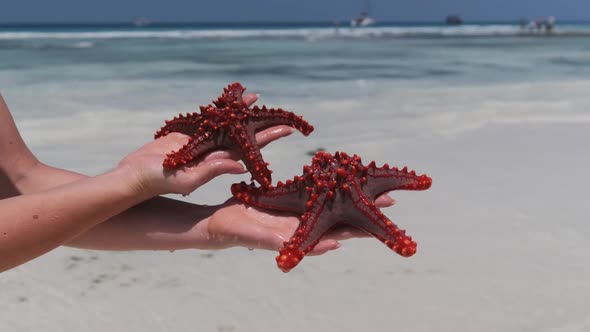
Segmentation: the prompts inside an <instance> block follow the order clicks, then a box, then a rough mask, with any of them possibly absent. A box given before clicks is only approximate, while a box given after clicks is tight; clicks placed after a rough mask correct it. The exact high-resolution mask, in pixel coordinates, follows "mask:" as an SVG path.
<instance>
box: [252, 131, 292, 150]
mask: <svg viewBox="0 0 590 332" xmlns="http://www.w3.org/2000/svg"><path fill="white" fill-rule="evenodd" d="M293 132H295V129H293V128H291V127H289V126H276V127H270V128H267V129H265V130H262V131H260V132H258V133H257V134H256V142H257V143H258V146H259V147H260V148H262V147H264V146H266V145H267V144H268V143H270V142H273V141H276V140H278V139H279V138H282V137H286V136H289V135H291V134H292V133H293Z"/></svg>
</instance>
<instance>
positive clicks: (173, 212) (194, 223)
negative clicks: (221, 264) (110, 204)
mask: <svg viewBox="0 0 590 332" xmlns="http://www.w3.org/2000/svg"><path fill="white" fill-rule="evenodd" d="M85 178H88V176H86V175H83V174H79V173H75V172H71V171H67V170H63V169H59V168H55V167H51V166H47V165H44V164H41V163H39V164H38V165H36V166H35V167H34V168H33V169H32V170H31V172H29V174H27V176H25V177H23V178H22V179H21V181H19V183H18V184H17V187H18V189H19V191H21V192H22V193H23V194H30V193H35V192H39V191H43V190H48V189H51V188H54V187H56V186H59V185H63V184H66V183H71V182H74V181H78V180H81V179H85ZM217 209H218V207H216V206H212V207H209V206H201V205H195V204H191V203H186V202H182V201H178V200H174V199H169V198H164V197H155V198H152V199H150V200H148V201H145V202H143V203H141V204H138V205H137V206H135V207H133V208H130V209H128V210H126V211H124V212H122V213H120V214H118V215H116V216H114V217H112V218H110V219H109V220H108V221H106V222H103V223H100V224H99V225H96V226H95V227H93V228H91V229H89V230H87V231H85V232H84V233H82V234H80V235H79V236H77V237H76V238H74V239H72V240H70V241H68V242H67V243H66V245H67V246H72V247H76V248H84V249H99V250H177V249H195V248H212V247H214V241H211V239H210V238H209V233H208V230H207V221H208V219H209V217H210V216H211V215H212V214H213V213H214V212H215V211H217Z"/></svg>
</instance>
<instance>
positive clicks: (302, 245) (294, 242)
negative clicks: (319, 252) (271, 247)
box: [276, 192, 336, 272]
mask: <svg viewBox="0 0 590 332" xmlns="http://www.w3.org/2000/svg"><path fill="white" fill-rule="evenodd" d="M306 206H307V211H306V212H305V213H304V214H303V216H301V223H300V224H299V226H298V227H297V229H296V230H295V233H293V236H291V238H290V239H289V241H288V242H285V243H284V246H283V248H281V249H280V250H279V255H278V256H277V257H276V261H277V265H278V267H279V268H280V269H281V270H282V271H283V272H289V271H290V270H291V269H293V268H294V267H295V266H297V264H299V262H300V261H301V260H302V259H303V257H304V256H305V255H306V254H307V253H308V252H310V251H311V250H312V249H313V248H314V247H315V246H316V245H317V244H318V242H319V241H320V239H321V237H322V236H323V235H324V234H325V233H326V232H327V231H328V230H329V229H330V228H332V226H334V224H336V220H335V218H330V217H331V216H330V214H331V213H330V210H329V207H328V204H327V199H326V193H325V192H324V193H322V194H320V195H319V196H318V195H315V194H312V195H311V196H310V198H309V200H308V201H307V203H306ZM320 219H322V222H320ZM330 219H332V220H330Z"/></svg>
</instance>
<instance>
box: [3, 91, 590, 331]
mask: <svg viewBox="0 0 590 332" xmlns="http://www.w3.org/2000/svg"><path fill="white" fill-rule="evenodd" d="M588 91H590V81H584V80H580V81H564V82H545V83H543V82H540V83H530V84H490V85H478V86H469V87H468V86H455V87H445V88H442V87H441V88H433V87H430V88H417V87H416V88H400V89H390V90H387V91H383V92H382V93H381V94H379V95H377V96H375V95H369V94H367V95H366V96H364V97H363V96H362V91H361V92H358V93H357V95H355V96H350V97H349V98H347V97H346V96H345V94H343V96H342V98H340V99H338V100H335V99H334V100H329V101H326V102H325V103H320V104H317V103H314V104H313V105H309V104H308V102H307V101H306V100H305V99H301V100H299V101H297V102H295V101H290V102H289V104H284V103H281V101H280V100H265V99H264V96H263V99H262V102H263V103H268V104H270V105H273V106H284V107H285V108H287V109H289V110H293V111H295V112H297V113H299V114H302V115H304V117H305V118H306V119H308V120H309V121H310V122H311V123H312V124H313V125H314V126H315V127H316V131H315V132H314V133H313V134H312V135H310V136H309V137H307V138H304V137H302V136H301V135H299V134H297V133H296V134H294V135H293V136H292V137H289V138H287V139H284V140H282V141H280V142H276V143H274V144H272V145H271V146H269V147H267V148H266V149H265V150H264V155H265V158H266V159H267V161H269V162H270V163H271V167H272V169H273V170H274V171H275V172H274V173H273V178H274V180H275V181H277V180H281V179H285V178H290V177H292V176H293V175H295V174H299V173H300V172H301V168H302V166H303V164H305V163H308V162H309V159H310V157H309V156H307V155H306V152H307V151H309V150H314V149H315V148H318V147H323V148H326V149H328V151H335V150H341V151H346V152H349V153H357V154H359V155H361V156H362V157H363V160H365V161H366V162H369V161H371V160H373V159H375V160H376V161H377V163H378V164H382V163H385V162H388V163H389V164H391V165H397V166H404V165H408V166H409V167H410V168H413V169H415V170H416V171H417V172H418V173H427V174H429V175H430V176H431V177H432V178H433V186H432V188H431V189H430V190H428V191H425V192H399V193H393V196H394V197H395V198H396V199H397V201H398V203H397V205H396V206H394V207H391V208H387V209H384V212H385V213H386V215H388V216H389V217H391V219H392V220H394V221H395V222H397V223H398V224H399V225H400V226H401V227H402V228H405V229H407V230H408V232H409V233H410V234H412V235H413V237H414V238H415V240H416V241H417V242H418V253H417V254H416V255H415V256H414V257H412V258H410V259H403V258H401V257H399V256H397V255H396V254H394V253H393V252H391V251H389V250H388V249H387V248H386V247H385V246H384V245H382V244H381V243H380V242H378V241H376V240H374V239H362V240H351V241H347V242H344V243H343V247H342V248H341V249H340V250H338V251H337V252H331V253H328V254H326V255H324V256H321V257H308V258H306V259H305V260H304V261H303V262H302V263H301V264H300V265H299V266H298V267H297V268H295V269H294V270H293V271H292V272H290V273H288V274H284V273H282V272H281V271H279V270H278V269H277V268H276V266H275V262H274V257H275V255H276V253H275V252H268V251H258V250H255V251H248V250H247V249H242V248H239V249H231V250H226V251H177V252H174V253H169V252H95V251H85V250H75V249H68V248H61V249H58V250H55V251H53V252H51V253H50V254H48V255H45V256H43V257H41V258H39V259H37V260H35V261H33V262H30V263H28V264H26V265H24V266H21V267H19V268H16V269H14V270H12V271H9V272H6V273H3V274H1V275H0V331H10V332H20V331H23V332H24V331H42V332H57V331H84V332H94V331H111V332H118V331H174V332H183V331H220V332H221V331H222V332H230V331H293V332H301V331H324V332H331V331H334V332H335V331H338V332H345V331H351V332H353V331H354V332H358V331H382V330H386V331H390V330H391V331H590V311H589V310H588V308H590V283H589V280H590V245H589V244H588V239H589V238H590V222H589V221H588V216H589V213H588V203H587V198H588V197H589V189H588V184H589V183H590V181H589V180H590V179H589V177H588V169H590V153H588V147H587V142H589V141H590V113H588V110H589V109H590V94H589V93H588ZM4 93H5V97H6V98H7V100H8V102H9V104H10V105H11V107H12V109H13V110H12V111H13V113H14V116H15V118H16V120H17V123H18V125H19V127H20V129H21V130H22V133H23V135H24V137H25V140H26V141H27V142H29V144H30V145H31V148H32V149H33V150H34V152H35V153H36V154H38V156H39V157H40V159H42V160H44V161H46V162H47V163H50V164H52V165H56V166H60V167H66V168H70V169H74V170H77V171H80V172H84V173H88V174H97V173H99V172H101V171H104V170H106V169H108V168H110V167H112V166H113V165H115V164H116V163H117V162H118V161H119V160H120V159H121V158H122V157H123V156H124V154H125V153H126V152H129V151H132V150H133V149H135V148H136V147H138V146H140V145H141V144H142V143H143V142H145V141H147V140H150V139H151V138H152V135H153V132H154V131H155V129H157V128H158V127H159V126H160V125H161V124H162V122H163V120H164V119H166V118H168V117H170V116H171V115H172V113H173V112H169V111H161V109H162V105H158V104H152V105H150V107H151V108H150V109H147V110H146V112H145V113H144V114H143V115H141V114H142V113H138V112H137V111H136V110H133V109H126V108H125V105H123V106H119V107H111V106H109V101H103V103H102V104H101V103H96V102H94V101H84V100H81V99H76V98H75V96H73V97H72V98H70V99H67V98H58V99H57V100H59V101H60V102H59V103H58V102H55V101H52V99H51V98H50V97H51V96H50V95H48V96H47V97H48V99H47V105H49V106H50V109H61V110H66V111H67V110H68V108H71V109H77V110H83V111H78V112H76V113H75V114H73V115H72V114H67V115H59V114H58V115H56V116H55V117H51V118H50V117H46V118H43V119H38V118H35V117H34V116H30V115H29V114H28V109H27V107H31V108H32V107H37V108H40V107H42V105H43V104H42V103H41V102H39V101H37V102H35V101H31V100H27V101H25V100H23V98H20V97H23V96H25V95H26V93H29V92H26V93H24V92H23V93H20V94H17V93H16V90H10V89H9V91H6V92H4ZM48 94H49V93H48ZM199 97H200V98H205V100H204V102H206V101H207V100H208V99H207V96H206V95H203V96H199ZM19 98H20V100H19ZM163 98H166V97H163ZM53 100H55V99H53ZM191 102H192V101H191V100H188V99H180V100H178V101H177V105H176V106H178V107H177V109H178V108H183V107H186V109H194V106H195V105H193V104H191ZM163 103H164V102H163ZM109 107H111V108H109ZM367 108H368V110H367ZM393 108H395V109H396V113H395V114H396V115H395V116H392V114H391V111H390V110H391V109H393ZM97 109H101V112H100V113H98V112H93V111H94V110H97ZM363 109H364V111H362V112H361V111H360V110H363ZM400 112H401V113H400ZM66 113H67V112H66ZM400 114H402V115H400ZM138 115H139V116H138ZM243 179H247V176H246V175H244V176H243V177H240V176H233V177H232V176H224V177H223V178H221V179H217V180H215V181H213V182H212V183H210V184H208V185H206V186H205V187H202V188H200V189H199V190H198V191H196V192H195V193H193V194H192V195H191V196H189V197H187V198H186V199H188V200H189V201H192V202H198V203H205V204H215V203H220V202H222V201H223V200H225V198H227V197H228V195H229V184H231V183H233V182H237V181H241V180H243ZM179 199H182V198H181V197H179Z"/></svg>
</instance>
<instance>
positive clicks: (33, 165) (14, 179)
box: [0, 95, 394, 272]
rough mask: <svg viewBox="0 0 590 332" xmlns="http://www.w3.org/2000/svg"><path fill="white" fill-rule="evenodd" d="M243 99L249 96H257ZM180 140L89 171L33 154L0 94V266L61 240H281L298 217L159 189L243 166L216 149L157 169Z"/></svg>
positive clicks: (127, 244) (343, 232)
mask: <svg viewBox="0 0 590 332" xmlns="http://www.w3.org/2000/svg"><path fill="white" fill-rule="evenodd" d="M244 98H245V100H246V101H247V102H248V103H249V104H253V103H254V102H255V101H256V99H257V97H256V96H255V95H247V96H245V97H244ZM292 132H293V129H292V128H290V127H286V126H279V127H274V128H269V129H267V130H264V131H262V132H260V133H258V134H257V135H256V138H257V141H258V142H259V144H260V145H261V146H264V145H266V144H268V143H270V142H273V141H275V140H277V139H279V138H281V137H284V136H288V135H290V134H291V133H292ZM187 140H188V136H185V135H182V134H177V133H173V134H170V135H167V136H165V137H163V138H160V139H158V140H155V141H152V142H150V143H148V144H146V145H144V146H143V147H141V148H140V149H139V150H137V151H135V152H133V153H131V154H129V155H128V156H127V157H125V158H124V159H123V160H122V161H121V162H120V163H119V165H117V166H116V167H115V168H114V169H113V170H112V171H110V172H107V173H104V174H100V175H97V176H93V177H89V176H86V175H82V174H79V173H75V172H71V171H68V170H63V169H59V168H55V167H51V166H48V165H45V164H43V163H42V162H41V161H39V160H38V159H37V158H36V157H35V156H34V155H33V153H32V152H31V151H30V150H29V149H28V147H27V146H26V144H25V143H24V141H23V140H22V138H21V136H20V134H19V132H18V130H17V128H16V125H15V123H14V121H13V119H12V116H11V115H10V112H9V110H8V106H7V105H6V103H5V102H4V99H3V98H2V96H1V95H0V156H2V157H1V158H0V272H2V271H5V270H8V269H11V268H13V267H16V266H18V265H20V264H23V263H25V262H27V261H29V260H32V259H34V258H36V257H38V256H41V255H43V254H45V253H46V252H48V251H51V250H52V249H54V248H56V247H59V246H61V245H66V246H71V247H77V248H86V249H96V250H178V249H225V248H230V247H236V246H241V247H247V248H257V249H267V250H277V249H278V248H280V247H281V246H282V244H283V242H284V241H287V240H288V239H289V237H290V236H291V235H292V233H293V231H294V230H295V229H296V228H297V226H298V224H299V218H298V217H297V216H294V215H288V214H283V213H277V212H275V211H262V210H258V209H255V208H251V207H247V206H245V205H243V204H241V203H238V202H236V201H234V200H233V199H229V200H228V201H226V202H225V203H223V204H220V205H216V206H201V205H196V204H191V203H186V202H182V201H178V200H173V199H168V198H164V197H158V196H159V195H163V194H169V193H176V194H184V195H188V194H190V193H191V192H192V191H194V190H196V189H197V188H198V187H200V186H201V185H203V184H205V183H206V182H208V181H210V180H211V179H213V178H215V177H216V176H219V175H222V174H226V173H228V174H242V173H244V172H245V170H244V168H243V167H242V165H241V164H240V163H238V162H236V161H235V156H233V155H232V154H231V153H228V152H225V151H217V152H213V153H211V154H209V155H208V156H206V157H204V158H203V159H202V160H200V161H198V162H197V163H195V164H193V165H191V166H189V167H185V168H183V169H181V170H178V171H175V172H167V171H163V169H162V160H164V157H165V156H166V153H168V152H169V151H172V150H178V149H179V148H180V147H181V146H182V145H184V144H185V143H186V142H187ZM377 204H378V205H379V206H380V207H386V206H391V205H393V204H394V200H393V199H391V198H390V197H389V196H387V195H383V196H381V197H379V198H378V199H377ZM365 236H366V235H365V234H364V233H362V232H359V231H356V230H352V229H336V230H333V231H332V232H330V233H329V234H327V235H326V236H325V237H324V238H323V239H322V240H321V241H320V243H319V244H318V245H317V246H316V247H315V249H314V251H313V252H312V253H311V254H313V255H319V254H323V253H325V252H327V251H329V250H334V249H337V248H339V247H340V243H339V241H340V240H343V239H348V238H352V237H365Z"/></svg>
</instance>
